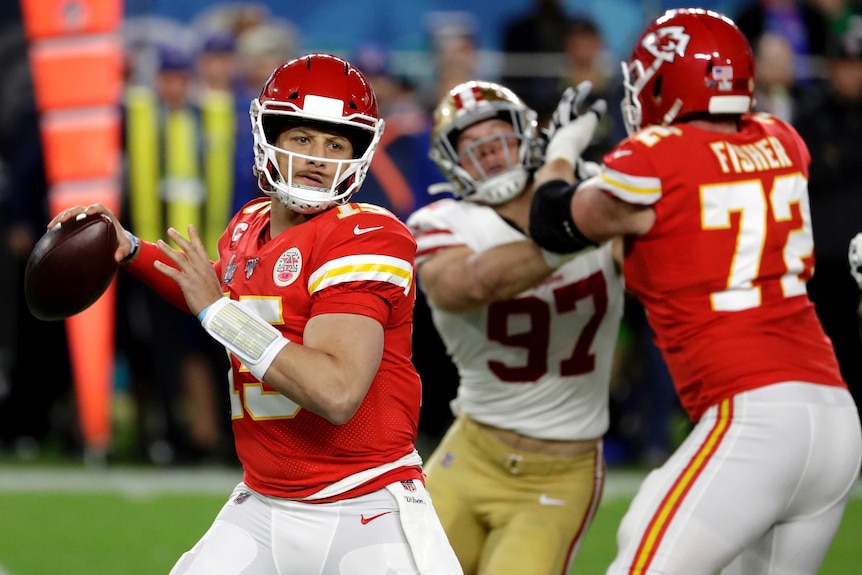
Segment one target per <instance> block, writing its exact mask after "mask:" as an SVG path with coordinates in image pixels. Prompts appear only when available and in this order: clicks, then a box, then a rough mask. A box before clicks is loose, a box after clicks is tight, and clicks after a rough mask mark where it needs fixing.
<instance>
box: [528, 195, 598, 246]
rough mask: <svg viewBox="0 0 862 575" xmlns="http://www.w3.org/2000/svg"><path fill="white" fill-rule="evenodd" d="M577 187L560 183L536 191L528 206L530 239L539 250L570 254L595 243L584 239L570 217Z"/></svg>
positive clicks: (595, 244)
mask: <svg viewBox="0 0 862 575" xmlns="http://www.w3.org/2000/svg"><path fill="white" fill-rule="evenodd" d="M576 190H577V185H569V184H568V183H566V182H565V181H563V180H553V181H551V182H547V183H545V184H543V185H541V186H539V188H538V189H537V190H536V194H535V195H534V196H533V203H532V205H531V206H530V237H532V238H533V241H534V242H536V243H537V244H538V245H539V247H541V248H542V249H545V250H548V251H549V252H553V253H557V254H570V253H573V252H579V251H581V250H583V249H585V248H590V247H595V246H597V245H598V244H597V243H596V242H594V241H592V240H591V239H589V238H587V237H586V236H585V235H584V234H583V233H581V230H579V229H578V226H576V225H575V220H574V218H572V197H574V195H575V192H576Z"/></svg>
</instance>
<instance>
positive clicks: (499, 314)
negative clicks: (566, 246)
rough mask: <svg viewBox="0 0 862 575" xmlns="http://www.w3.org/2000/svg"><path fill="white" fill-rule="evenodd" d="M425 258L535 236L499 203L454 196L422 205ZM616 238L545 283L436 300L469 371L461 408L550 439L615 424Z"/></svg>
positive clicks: (449, 339)
mask: <svg viewBox="0 0 862 575" xmlns="http://www.w3.org/2000/svg"><path fill="white" fill-rule="evenodd" d="M407 225H408V227H409V228H410V230H411V231H412V232H413V234H414V235H415V236H416V240H417V253H416V265H417V267H419V266H421V265H422V263H423V262H424V261H426V260H427V259H428V258H430V257H431V256H433V255H434V253H436V252H437V251H438V250H441V249H445V248H449V247H455V246H465V245H466V246H468V247H470V248H472V249H473V250H474V251H477V252H478V251H482V250H486V249H489V248H492V247H494V246H497V245H501V244H505V243H510V242H516V241H523V240H525V239H526V236H525V235H524V234H523V233H522V232H520V231H518V230H517V229H515V228H514V227H513V226H511V225H509V224H508V223H506V222H505V221H504V220H503V219H502V218H501V217H500V216H499V215H498V214H497V213H496V212H495V211H494V210H493V209H492V208H489V207H487V206H483V205H480V204H475V203H472V202H465V201H458V200H453V199H445V200H441V201H438V202H435V203H433V204H430V205H429V206H426V207H424V208H422V209H420V210H418V211H416V212H414V213H413V214H412V215H411V216H410V218H408V220H407ZM611 250H612V247H611V244H610V243H608V244H606V245H604V246H602V247H600V248H599V249H596V250H594V251H592V252H590V253H585V254H583V255H580V256H578V257H577V258H575V259H574V260H572V261H570V262H568V263H566V264H565V265H563V266H562V267H560V268H559V269H558V270H557V271H555V272H554V274H553V275H552V276H550V277H549V278H548V279H547V280H545V281H544V282H543V283H542V284H541V285H539V286H536V287H534V288H531V289H528V290H526V291H524V292H522V293H520V294H518V295H517V297H514V298H511V299H508V300H503V301H497V302H493V303H491V304H490V305H487V306H483V307H481V308H479V309H476V310H473V311H470V312H467V313H451V312H448V311H446V310H442V309H438V308H435V307H434V306H433V304H432V305H431V313H432V319H433V321H434V325H435V326H436V327H437V330H438V332H439V333H440V337H441V339H442V340H443V342H444V344H445V346H446V349H447V352H448V353H449V355H450V356H451V357H452V360H453V362H454V363H455V365H456V366H457V368H458V372H459V375H460V385H459V387H458V392H457V397H456V399H455V400H454V401H453V410H454V411H455V412H456V413H461V412H465V413H467V414H468V415H469V416H470V417H471V418H473V419H474V420H476V421H479V422H481V423H485V424H487V425H492V426H494V427H498V428H502V429H510V430H513V431H516V432H518V433H521V434H523V435H527V436H530V437H537V438H541V439H554V440H580V439H591V438H595V437H601V436H602V435H603V434H604V433H605V432H606V431H607V429H608V422H609V415H608V381H609V379H610V370H611V361H612V354H611V353H597V351H596V350H608V349H613V347H614V342H615V341H616V338H617V335H618V330H619V323H620V318H621V317H622V310H623V280H622V277H621V275H620V273H619V272H618V271H617V270H616V267H615V265H614V262H613V257H612V253H611Z"/></svg>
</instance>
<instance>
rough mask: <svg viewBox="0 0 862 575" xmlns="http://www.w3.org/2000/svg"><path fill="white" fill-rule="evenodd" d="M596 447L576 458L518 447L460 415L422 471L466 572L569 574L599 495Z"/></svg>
mask: <svg viewBox="0 0 862 575" xmlns="http://www.w3.org/2000/svg"><path fill="white" fill-rule="evenodd" d="M598 446H599V447H598V448H597V449H595V450H593V451H592V452H591V453H586V454H584V455H579V456H577V457H548V456H544V455H536V454H530V453H526V452H519V451H516V450H513V449H511V448H510V447H508V446H506V445H505V444H503V443H501V442H500V441H499V440H497V439H496V438H495V437H493V436H491V435H489V434H488V433H487V432H486V431H484V430H483V429H481V427H479V425H477V424H476V423H475V422H473V421H472V420H470V419H469V418H467V417H465V416H461V417H459V418H458V419H456V421H455V423H454V424H453V425H452V427H451V428H450V429H449V430H448V431H447V432H446V435H445V436H444V437H443V439H442V441H441V443H440V445H439V446H438V447H437V449H436V450H435V451H434V453H433V454H432V455H431V457H430V459H429V461H428V463H427V465H426V468H425V469H426V473H427V478H426V485H427V487H428V491H429V492H430V493H431V497H432V501H433V502H434V507H435V508H436V509H437V514H438V515H439V517H440V521H441V522H442V523H443V527H444V529H445V530H446V534H447V535H448V537H449V540H450V542H451V543H452V547H453V548H454V549H455V553H456V554H457V556H458V559H459V560H460V562H461V566H462V567H463V569H464V575H525V574H530V575H561V574H563V573H566V572H567V571H568V569H569V568H570V566H571V563H572V560H573V559H574V557H575V553H576V552H577V550H578V547H579V546H580V543H581V541H582V540H583V538H584V535H585V533H586V531H587V528H588V527H589V525H590V523H591V522H592V519H593V516H594V514H595V511H596V509H597V508H598V504H599V500H600V499H601V493H602V487H603V485H604V459H603V456H602V452H601V442H599V444H598Z"/></svg>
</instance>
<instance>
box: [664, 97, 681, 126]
mask: <svg viewBox="0 0 862 575" xmlns="http://www.w3.org/2000/svg"><path fill="white" fill-rule="evenodd" d="M680 108H682V100H680V99H679V98H677V99H676V102H674V103H673V106H671V107H670V109H669V110H668V111H667V113H666V114H665V115H664V116H662V119H661V121H662V124H663V125H665V126H670V125H671V124H672V123H673V121H674V120H676V116H677V114H679V110H680Z"/></svg>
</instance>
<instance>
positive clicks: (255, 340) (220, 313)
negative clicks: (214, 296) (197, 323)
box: [201, 297, 290, 381]
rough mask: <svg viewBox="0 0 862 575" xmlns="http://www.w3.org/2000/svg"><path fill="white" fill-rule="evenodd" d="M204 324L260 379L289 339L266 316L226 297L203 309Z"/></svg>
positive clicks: (209, 331)
mask: <svg viewBox="0 0 862 575" xmlns="http://www.w3.org/2000/svg"><path fill="white" fill-rule="evenodd" d="M201 315H202V317H201V325H203V327H204V329H205V330H207V333H209V334H210V335H211V336H212V337H213V339H215V340H216V341H218V342H219V343H221V344H222V345H223V346H225V348H227V350H228V351H230V352H231V353H232V354H234V355H235V356H236V357H238V358H239V360H240V361H241V362H242V363H243V364H244V365H245V366H246V367H247V368H248V369H249V371H251V373H252V374H253V375H254V376H255V377H256V378H257V379H258V380H259V381H263V376H264V375H265V374H266V370H267V369H269V366H270V365H272V362H273V361H275V357H276V356H277V355H278V353H279V352H280V351H281V350H282V349H283V348H284V346H286V345H287V344H289V343H290V340H289V339H287V338H286V337H284V336H282V335H281V332H279V331H278V330H277V329H275V328H274V327H272V326H271V325H269V324H268V323H267V322H266V321H265V320H264V319H263V318H261V317H260V316H259V315H257V314H255V313H254V312H252V311H251V310H248V309H246V308H245V306H243V305H242V304H241V303H239V302H238V301H234V300H232V299H230V298H226V297H223V298H221V299H219V300H216V302H215V303H213V304H211V305H210V306H209V307H207V308H206V309H205V310H204V311H203V312H202V314H201Z"/></svg>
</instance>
